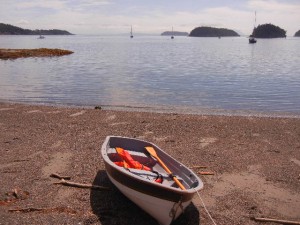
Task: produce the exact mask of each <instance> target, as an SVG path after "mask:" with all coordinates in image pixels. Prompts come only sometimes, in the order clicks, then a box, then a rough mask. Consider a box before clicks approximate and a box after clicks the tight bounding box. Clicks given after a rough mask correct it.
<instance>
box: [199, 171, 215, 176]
mask: <svg viewBox="0 0 300 225" xmlns="http://www.w3.org/2000/svg"><path fill="white" fill-rule="evenodd" d="M198 173H199V174H200V175H215V173H214V172H207V171H206V172H204V171H203V172H198Z"/></svg>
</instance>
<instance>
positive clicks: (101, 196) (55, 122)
mask: <svg viewBox="0 0 300 225" xmlns="http://www.w3.org/2000/svg"><path fill="white" fill-rule="evenodd" d="M0 133H1V135H0V154H1V157H0V177H1V179H0V184H1V185H0V224H18V225H19V224H33V225H35V224H102V225H112V224H125V225H126V224H128V225H129V224H130V225H140V224H146V225H147V224H148V225H157V223H156V221H154V220H153V219H152V218H151V217H150V216H148V215H147V214H146V213H144V212H143V211H142V210H140V209H139V208H138V207H137V206H135V205H134V204H133V203H131V202H130V201H129V200H128V199H127V198H125V197H124V196H123V195H122V194H121V193H120V192H119V191H118V190H117V189H116V188H115V187H114V186H113V185H112V183H111V182H110V181H109V179H108V177H107V175H106V173H105V168H104V164H103V161H102V159H101V156H100V147H101V145H102V142H103V141H104V139H105V137H106V136H107V135H120V136H129V137H136V138H141V139H145V140H147V141H151V142H153V143H155V144H157V145H158V146H160V147H161V148H162V149H164V150H165V151H166V152H168V153H169V154H170V155H172V156H173V157H174V158H176V159H177V160H179V161H181V162H182V163H183V164H185V165H187V166H189V167H190V168H194V171H195V172H196V173H199V172H212V173H213V175H200V174H199V176H200V177H201V179H202V180H203V182H204V189H203V190H202V191H200V195H201V197H202V199H203V201H204V203H205V205H206V207H207V209H208V211H209V212H210V213H211V216H212V217H213V219H214V220H215V222H216V224H219V225H221V224H224V225H225V224H231V225H235V224H250V225H252V224H253V225H254V224H267V223H262V222H257V221H254V220H252V219H251V218H252V217H265V218H266V217H267V218H276V219H281V220H291V221H300V213H299V209H300V119H299V118H268V117H263V118H262V117H239V116H210V115H184V114H175V113H169V114H163V113H151V112H125V111H110V110H101V109H88V108H67V107H51V106H36V105H23V104H9V103H0ZM196 166H198V168H197V167H196ZM199 166H201V168H199ZM202 167H204V168H202ZM54 173H55V174H59V175H62V176H69V177H70V178H71V180H70V181H72V182H75V183H80V184H93V185H99V186H104V187H108V188H109V190H93V189H82V188H78V187H69V186H63V185H59V184H53V183H55V182H58V181H59V180H58V179H57V178H53V177H50V175H51V174H54ZM187 224H189V225H200V224H201V225H209V224H212V222H211V221H210V219H209V217H208V215H207V214H206V212H205V210H204V208H203V206H202V204H201V201H200V200H199V198H198V196H195V198H194V199H193V204H191V205H190V206H189V207H188V208H187V210H186V212H185V213H184V214H183V215H182V216H181V217H179V218H178V220H176V221H175V222H174V223H173V225H187ZM268 224H275V223H268Z"/></svg>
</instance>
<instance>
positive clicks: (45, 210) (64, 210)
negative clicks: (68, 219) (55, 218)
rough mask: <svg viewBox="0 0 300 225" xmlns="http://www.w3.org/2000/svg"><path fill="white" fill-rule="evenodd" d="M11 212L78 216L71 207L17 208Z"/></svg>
mask: <svg viewBox="0 0 300 225" xmlns="http://www.w3.org/2000/svg"><path fill="white" fill-rule="evenodd" d="M8 211H9V212H23V213H29V212H43V213H50V212H58V213H69V214H76V213H77V211H76V210H74V209H71V208H69V207H54V208H16V209H9V210H8Z"/></svg>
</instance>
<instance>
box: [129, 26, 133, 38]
mask: <svg viewBox="0 0 300 225" xmlns="http://www.w3.org/2000/svg"><path fill="white" fill-rule="evenodd" d="M130 38H133V34H132V26H131V30H130Z"/></svg>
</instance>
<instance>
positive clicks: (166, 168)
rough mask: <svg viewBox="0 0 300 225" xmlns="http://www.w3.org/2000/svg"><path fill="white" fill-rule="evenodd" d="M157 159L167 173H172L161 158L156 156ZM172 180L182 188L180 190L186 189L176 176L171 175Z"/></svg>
mask: <svg viewBox="0 0 300 225" xmlns="http://www.w3.org/2000/svg"><path fill="white" fill-rule="evenodd" d="M155 158H156V159H157V161H158V162H159V163H160V165H161V166H162V167H163V168H164V170H165V171H166V172H167V173H168V174H172V172H171V171H170V170H169V168H168V167H167V166H166V165H165V164H164V162H163V161H161V159H160V158H159V157H158V156H156V157H155ZM172 178H173V180H174V181H175V183H176V184H177V185H178V186H179V187H180V188H181V189H182V190H186V188H185V187H184V186H183V185H182V183H181V182H180V181H179V180H178V179H177V178H176V177H174V176H173V177H172Z"/></svg>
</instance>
